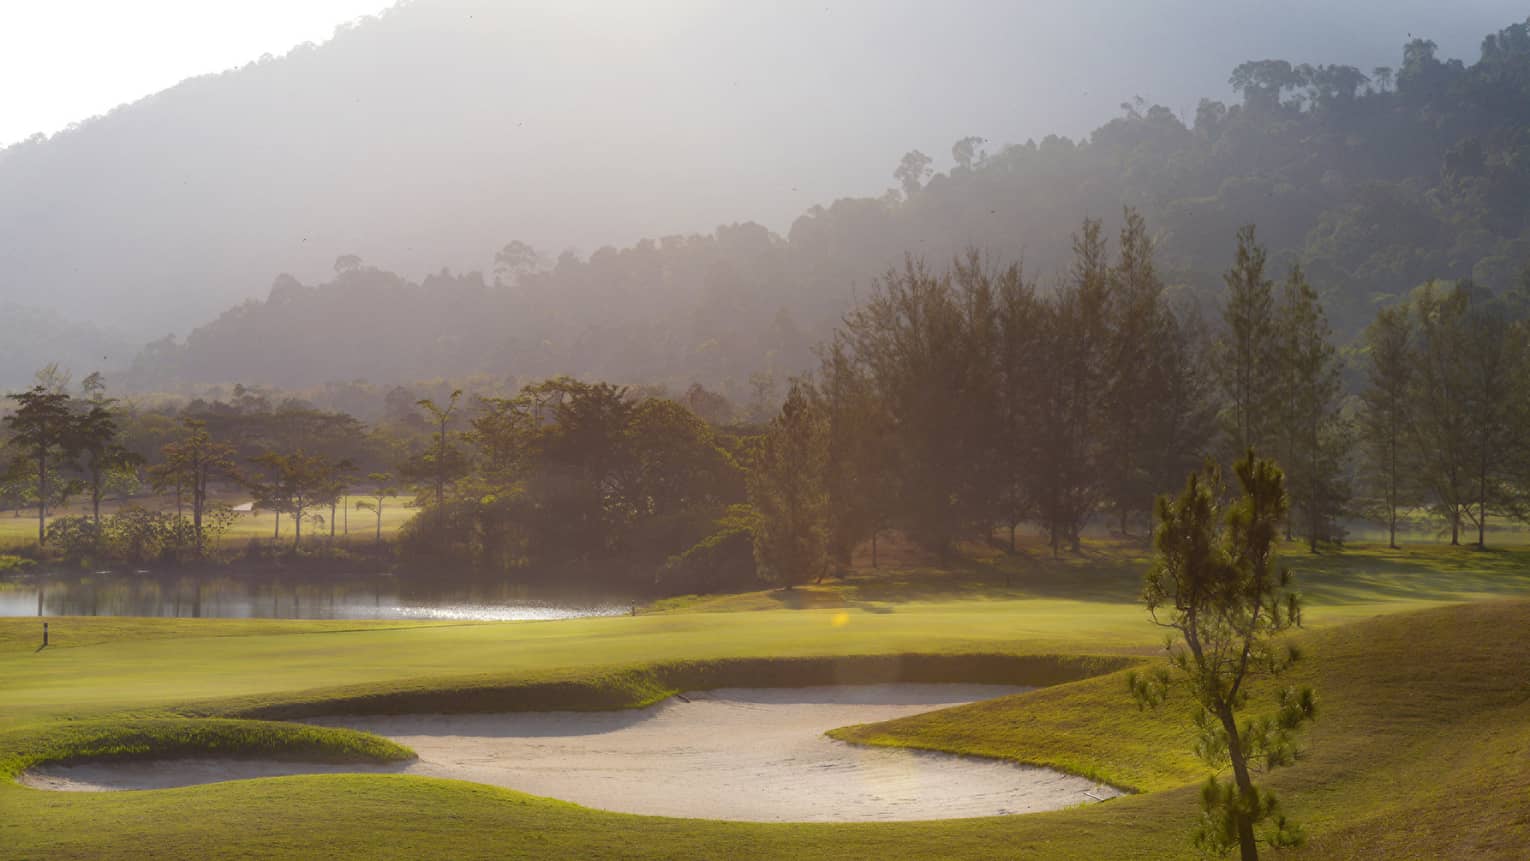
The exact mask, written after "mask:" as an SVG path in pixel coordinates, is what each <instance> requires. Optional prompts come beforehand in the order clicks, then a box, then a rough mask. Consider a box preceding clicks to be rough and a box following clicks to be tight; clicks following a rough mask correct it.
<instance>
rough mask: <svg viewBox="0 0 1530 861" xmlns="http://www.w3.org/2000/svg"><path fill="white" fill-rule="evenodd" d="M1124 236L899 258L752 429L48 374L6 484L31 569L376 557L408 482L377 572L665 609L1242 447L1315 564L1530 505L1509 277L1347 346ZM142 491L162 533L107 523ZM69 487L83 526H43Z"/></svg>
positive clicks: (1262, 286) (1065, 511)
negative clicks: (56, 558) (355, 548)
mask: <svg viewBox="0 0 1530 861" xmlns="http://www.w3.org/2000/svg"><path fill="white" fill-rule="evenodd" d="M1121 224H1122V227H1121V228H1120V230H1119V232H1118V234H1117V235H1116V236H1115V237H1114V239H1112V238H1111V237H1109V236H1108V235H1107V232H1106V229H1105V227H1104V225H1103V224H1102V223H1101V222H1100V221H1097V220H1085V221H1084V222H1083V223H1082V225H1081V227H1080V229H1079V230H1078V231H1077V232H1076V234H1075V235H1074V238H1073V251H1072V260H1071V264H1070V265H1069V267H1068V269H1067V273H1068V274H1067V275H1066V276H1065V277H1063V278H1060V279H1057V280H1056V281H1055V282H1053V283H1047V284H1039V283H1038V282H1037V281H1036V279H1034V278H1033V277H1032V276H1030V275H1029V273H1028V272H1027V271H1026V270H1025V268H1024V267H1022V266H1021V265H1020V264H1018V263H1015V264H997V263H994V262H993V261H991V260H989V259H987V258H985V257H984V256H983V255H981V254H979V253H977V252H969V253H968V254H966V255H965V256H962V257H959V258H956V259H955V260H954V261H953V262H952V264H951V266H950V268H949V269H948V270H945V271H936V270H933V269H931V268H930V267H929V266H927V265H926V264H925V263H924V262H923V261H921V260H919V259H917V258H913V257H910V258H908V259H907V260H906V262H905V265H904V266H903V267H902V268H901V269H896V270H892V271H889V272H888V273H887V274H886V275H885V276H884V277H883V278H881V279H879V280H878V281H877V282H876V283H875V285H874V288H873V289H872V290H871V292H870V294H869V295H868V296H867V299H866V301H865V302H864V303H863V304H861V305H860V306H859V307H857V308H856V309H854V310H853V311H852V312H851V313H849V314H848V315H847V316H846V317H845V318H844V320H843V323H842V325H841V326H840V328H839V329H837V330H836V331H835V332H834V334H833V335H832V337H831V338H829V339H828V340H826V341H825V342H824V343H823V344H822V345H821V347H820V349H819V367H818V369H817V370H816V372H814V373H812V374H809V375H804V376H802V377H800V378H798V379H796V380H795V381H794V382H793V383H792V385H791V388H790V391H789V392H788V393H787V394H786V396H785V402H784V404H783V405H782V406H781V407H780V409H779V410H775V409H773V408H772V409H770V410H769V411H768V412H767V410H766V406H765V405H766V403H767V395H766V394H765V393H764V391H763V389H762V392H761V393H759V394H760V397H759V398H758V399H757V403H755V404H754V405H752V407H751V408H750V409H749V410H740V409H739V408H737V407H736V406H734V405H733V404H732V403H731V402H730V401H729V400H728V399H727V398H726V397H724V396H722V395H720V394H718V393H716V392H714V391H711V390H709V389H707V388H705V387H704V386H701V385H699V384H695V385H692V386H691V387H690V388H689V389H687V390H686V391H685V393H684V394H683V395H681V396H678V397H670V396H668V395H667V394H666V393H664V392H662V391H660V390H655V389H637V388H633V387H624V386H617V385H613V384H610V383H601V382H584V381H580V380H576V379H573V378H569V377H554V378H550V379H546V380H540V381H537V382H533V383H529V384H526V385H524V386H521V387H520V388H518V389H517V390H515V391H514V392H512V393H496V392H481V393H478V394H464V392H463V391H462V390H460V389H456V390H452V391H449V392H446V391H440V392H433V393H431V394H430V396H427V397H416V396H415V394H414V393H411V392H409V391H408V390H406V389H403V388H395V389H393V390H390V391H389V392H388V394H387V396H386V399H385V400H386V404H385V409H384V410H383V412H382V415H381V416H380V417H379V418H378V419H377V420H375V421H374V422H372V423H370V424H368V423H364V422H362V421H360V420H358V419H357V418H355V417H353V416H351V415H349V414H347V413H344V412H338V411H327V410H321V409H316V408H314V407H313V406H312V405H310V404H307V403H304V402H302V401H298V400H293V399H287V400H273V399H272V398H270V397H269V396H267V395H266V394H264V393H262V392H258V391H255V390H251V389H246V388H243V387H236V388H235V389H234V391H233V394H232V396H231V397H230V398H228V399H226V400H216V401H204V400H195V401H191V402H188V403H185V404H183V405H181V406H179V407H178V408H175V409H169V408H163V409H159V410H157V411H154V410H151V411H143V410H139V409H136V408H133V407H132V406H131V405H130V404H123V403H119V402H117V401H114V400H113V399H111V398H108V397H106V396H105V393H104V383H103V380H102V379H101V377H100V376H99V375H92V376H91V377H90V378H88V379H87V380H86V381H85V383H84V385H83V386H82V387H81V389H80V393H79V395H78V396H75V395H71V394H70V393H69V391H68V388H69V383H68V380H67V379H65V378H63V377H62V375H60V374H59V373H58V372H57V371H56V369H53V370H50V371H47V372H45V373H44V374H42V375H40V378H39V382H38V384H37V385H36V386H35V387H34V388H32V389H30V390H28V391H25V392H20V393H16V394H13V395H11V400H12V401H13V402H14V404H15V408H14V409H13V411H12V412H11V414H10V415H9V416H7V417H6V418H5V424H6V425H7V427H8V428H9V430H10V433H11V438H10V441H9V444H8V450H9V451H10V453H11V454H12V459H11V461H10V464H11V468H10V470H9V472H8V473H7V474H6V477H5V481H4V483H3V484H0V495H4V497H5V501H6V503H7V504H9V505H10V506H11V507H13V508H17V509H18V510H19V508H20V506H22V505H24V504H31V505H35V506H36V507H37V511H38V524H39V546H41V547H51V548H54V550H52V551H50V552H55V553H61V554H63V555H65V556H67V557H69V558H74V559H102V558H119V559H125V560H132V561H136V560H140V559H147V558H151V557H155V556H156V554H157V556H158V558H161V559H172V560H188V559H202V558H206V557H207V556H208V555H209V554H210V553H211V552H213V550H214V548H215V547H216V545H217V540H216V539H217V536H218V535H219V534H220V533H221V531H222V530H225V529H226V528H227V526H228V524H229V522H231V520H232V517H233V516H234V515H233V514H232V512H230V511H228V510H227V506H226V504H225V503H224V502H223V501H222V500H224V499H226V498H227V497H228V496H229V494H231V493H238V494H241V495H243V496H246V497H248V498H251V499H253V500H254V502H255V504H256V505H257V506H258V507H260V508H261V509H262V510H265V511H274V512H277V513H278V517H277V518H276V525H275V530H276V531H275V532H274V533H273V539H281V532H280V529H281V524H282V519H281V518H282V516H285V517H286V518H287V522H288V523H289V524H290V533H289V534H290V543H285V542H279V541H273V542H270V543H265V544H262V543H260V542H255V543H252V550H258V549H259V547H266V548H269V547H271V546H272V545H278V544H279V546H281V547H282V548H283V549H282V551H281V552H291V553H301V552H303V550H304V547H305V546H306V545H304V544H303V537H304V535H305V534H308V535H312V534H313V533H314V532H316V531H317V532H320V533H321V534H322V532H323V531H325V530H326V529H327V530H328V532H329V533H330V534H331V535H333V534H334V530H335V528H336V522H337V520H339V519H341V518H340V517H339V516H338V514H339V508H340V507H341V506H347V507H351V508H354V507H365V508H367V509H368V510H369V511H370V512H371V515H372V516H375V517H376V518H377V521H376V528H377V534H376V538H377V540H378V543H379V544H381V543H382V542H381V538H382V534H381V512H382V507H383V506H384V505H385V504H388V500H389V499H391V498H392V497H393V496H394V495H395V494H397V493H412V494H413V497H414V504H415V506H417V508H418V513H416V514H415V515H414V516H413V517H412V518H411V519H410V521H409V522H408V523H407V524H406V525H405V527H404V528H403V530H402V531H401V532H400V533H399V535H398V538H397V541H396V543H394V544H393V545H392V546H391V547H389V548H387V549H385V550H384V551H383V552H387V553H393V554H395V555H396V558H397V559H398V560H400V561H401V562H403V563H404V564H405V565H406V566H410V567H415V568H420V569H436V570H439V569H441V568H442V567H451V568H461V569H473V570H480V571H490V572H496V573H498V574H502V575H503V574H510V573H514V572H536V573H538V574H540V575H543V576H556V577H575V578H582V579H597V580H604V581H606V582H611V581H621V582H623V583H624V584H626V585H634V584H649V583H652V582H654V581H655V580H657V581H658V582H659V583H661V584H663V585H662V588H664V589H667V590H671V591H690V590H711V589H718V588H724V587H732V586H743V585H746V584H749V583H753V582H755V580H756V579H757V578H763V579H765V580H768V581H773V582H781V583H786V584H793V583H799V582H803V581H806V580H810V579H816V578H820V577H823V576H825V575H828V574H832V573H834V572H836V571H840V570H844V569H845V568H847V567H848V566H849V565H850V562H851V557H852V554H853V553H855V552H856V550H857V549H858V548H861V547H863V546H864V545H866V544H868V543H869V544H870V549H871V552H872V554H873V560H875V558H876V556H875V554H876V550H877V542H878V540H879V538H880V537H881V536H883V535H884V534H886V533H888V532H890V531H897V532H899V533H901V534H903V535H906V536H908V537H910V538H912V539H914V540H916V541H917V542H919V543H920V544H922V545H923V546H925V547H927V548H929V549H930V550H931V551H933V552H936V553H940V554H946V555H949V554H951V553H953V552H955V551H956V549H957V545H958V544H959V543H960V542H961V541H963V540H974V539H975V540H980V541H998V542H1000V543H1002V544H1004V545H1006V546H1008V547H1009V548H1010V549H1011V550H1013V549H1015V547H1016V544H1017V542H1016V534H1017V532H1018V530H1019V529H1020V528H1021V527H1022V526H1024V525H1026V524H1035V525H1036V526H1037V527H1039V529H1040V530H1041V531H1042V533H1043V534H1044V535H1045V536H1046V539H1047V542H1048V544H1049V545H1050V547H1051V549H1052V551H1053V552H1054V553H1062V552H1065V551H1070V550H1071V551H1077V550H1079V549H1080V548H1081V545H1082V542H1083V537H1084V531H1085V528H1086V527H1087V526H1089V525H1090V524H1096V525H1101V526H1107V527H1109V528H1111V529H1113V530H1115V531H1117V532H1118V533H1120V534H1123V535H1132V534H1137V535H1143V534H1145V532H1146V531H1147V529H1148V528H1149V515H1150V513H1151V511H1152V508H1153V505H1154V503H1155V500H1156V499H1157V498H1158V497H1159V496H1161V495H1162V494H1165V493H1170V492H1173V491H1174V489H1175V488H1176V487H1177V486H1179V485H1180V483H1181V482H1182V481H1183V479H1184V476H1185V475H1186V474H1187V473H1191V472H1194V471H1195V470H1196V469H1198V468H1199V467H1200V466H1201V465H1202V464H1203V463H1204V461H1205V460H1206V459H1207V458H1214V459H1216V460H1219V461H1228V460H1234V459H1237V458H1239V457H1241V456H1243V455H1244V454H1246V453H1247V452H1248V451H1250V450H1252V451H1254V452H1256V453H1257V454H1259V455H1260V456H1263V457H1269V458H1271V459H1273V460H1274V461H1276V462H1278V463H1279V465H1280V466H1281V468H1282V470H1283V472H1284V474H1285V476H1286V481H1287V488H1288V493H1289V496H1290V499H1289V503H1290V510H1291V512H1292V516H1291V517H1290V518H1289V519H1288V520H1287V523H1288V526H1287V529H1288V532H1287V535H1286V537H1287V538H1288V539H1292V538H1297V537H1299V538H1300V539H1302V540H1303V541H1305V542H1306V543H1307V544H1308V546H1309V547H1311V548H1312V549H1314V550H1316V549H1318V548H1319V547H1320V546H1321V545H1331V546H1338V545H1339V544H1341V543H1342V541H1343V540H1344V538H1345V534H1346V524H1347V523H1349V522H1352V521H1353V520H1354V519H1356V518H1366V519H1369V520H1371V521H1373V522H1378V523H1382V524H1384V525H1386V526H1387V527H1388V529H1389V532H1390V536H1391V541H1392V543H1393V544H1395V543H1396V540H1397V535H1398V532H1399V528H1400V525H1406V524H1407V523H1408V522H1409V521H1411V520H1414V519H1416V518H1417V517H1418V516H1420V515H1421V516H1423V517H1426V518H1429V519H1431V520H1432V521H1433V522H1435V523H1438V524H1442V525H1443V530H1444V531H1447V532H1448V533H1449V535H1450V538H1451V541H1452V542H1453V543H1460V542H1461V541H1462V540H1463V537H1464V536H1465V535H1466V533H1467V530H1468V529H1475V531H1476V536H1475V537H1476V542H1477V543H1478V545H1484V544H1485V543H1486V542H1487V537H1488V536H1487V529H1488V523H1489V521H1490V519H1491V518H1494V517H1500V518H1519V519H1525V518H1530V449H1527V446H1526V441H1525V440H1524V439H1523V433H1522V429H1523V428H1524V427H1526V426H1530V382H1526V381H1527V380H1530V322H1527V318H1530V285H1524V284H1522V285H1519V286H1517V287H1515V288H1514V289H1511V290H1507V291H1497V292H1495V291H1490V290H1487V289H1484V288H1482V287H1480V286H1479V285H1476V284H1475V283H1473V282H1471V281H1470V280H1462V281H1459V282H1455V283H1453V284H1445V283H1431V284H1429V285H1426V286H1424V287H1421V288H1419V289H1418V290H1416V291H1414V292H1413V293H1412V294H1410V295H1409V296H1407V298H1406V300H1405V301H1402V302H1399V303H1395V304H1392V305H1388V306H1384V307H1383V308H1382V310H1381V311H1380V312H1379V313H1378V314H1377V315H1376V316H1375V318H1374V320H1373V322H1372V323H1371V324H1370V326H1369V327H1368V328H1367V329H1366V330H1365V333H1364V337H1363V338H1362V339H1361V346H1360V348H1359V349H1357V350H1355V351H1352V352H1351V353H1350V354H1348V355H1346V354H1345V353H1344V352H1341V351H1340V350H1339V349H1338V347H1337V346H1336V337H1335V335H1334V332H1333V331H1332V328H1331V327H1330V324H1329V323H1328V320H1327V316H1326V312H1325V308H1324V305H1323V302H1322V301H1321V300H1320V298H1319V296H1320V294H1319V289H1318V287H1316V286H1314V284H1313V283H1312V282H1311V280H1309V277H1308V273H1307V271H1306V270H1305V269H1304V268H1303V267H1302V266H1300V265H1298V264H1295V263H1289V264H1287V265H1285V266H1284V267H1281V266H1280V265H1279V264H1275V263H1272V262H1271V261H1270V259H1269V256H1268V254H1267V251H1266V248H1265V246H1264V245H1263V244H1262V241H1261V239H1260V237H1259V236H1258V235H1257V234H1256V232H1255V230H1254V228H1253V227H1246V228H1244V229H1243V230H1241V231H1239V232H1238V233H1237V235H1236V243H1235V245H1234V246H1233V247H1232V248H1231V251H1232V254H1231V260H1230V262H1229V263H1228V264H1227V266H1226V268H1225V269H1224V271H1223V273H1222V279H1221V280H1222V283H1223V289H1222V291H1221V293H1220V295H1219V296H1218V298H1217V304H1218V307H1219V310H1218V312H1217V313H1216V315H1215V316H1212V317H1209V318H1207V317H1204V316H1203V315H1202V312H1201V311H1200V307H1201V306H1200V304H1199V303H1197V302H1195V301H1191V300H1190V299H1189V297H1187V296H1185V295H1184V294H1183V293H1182V292H1177V291H1174V290H1172V289H1170V288H1169V287H1167V286H1166V284H1165V279H1164V276H1163V274H1162V268H1161V266H1160V264H1159V262H1158V260H1159V256H1160V255H1159V251H1158V248H1157V245H1156V242H1155V240H1154V237H1153V235H1152V234H1151V232H1150V231H1149V229H1148V226H1147V222H1146V220H1145V219H1144V218H1143V217H1142V216H1141V215H1140V214H1139V213H1137V212H1136V211H1134V210H1131V209H1127V210H1125V211H1124V213H1123V216H1122V218H1121ZM751 415H752V416H753V417H754V419H755V420H753V421H751V420H748V419H749V417H750V416H751ZM741 418H743V419H744V420H743V421H741V420H740V419H741ZM766 419H768V421H766ZM149 489H152V490H154V491H156V492H158V493H160V494H163V496H162V497H161V499H162V500H165V499H169V500H173V503H174V506H173V507H174V513H173V514H172V513H171V512H170V511H168V510H166V511H158V510H153V511H146V510H144V509H141V508H136V507H133V506H132V505H128V506H127V507H125V508H122V509H121V510H119V511H118V512H117V513H116V514H113V515H111V516H110V517H107V518H103V517H101V516H100V514H99V508H100V501H101V500H102V499H104V498H108V497H110V496H112V495H113V494H116V495H117V496H119V497H126V498H130V499H131V498H135V497H137V498H141V497H142V494H143V492H144V491H145V490H149ZM82 493H84V494H88V495H89V497H90V499H91V500H92V502H93V503H94V505H93V510H94V512H95V513H94V514H93V516H91V517H87V518H55V519H54V520H53V522H52V523H51V524H48V523H47V518H46V513H47V510H48V508H49V507H54V506H58V505H60V504H62V502H63V501H64V499H65V498H67V497H69V496H72V495H78V494H82ZM161 508H169V506H168V505H167V504H163V503H162V504H161ZM135 529H136V530H138V531H136V532H135V531H133V530H135ZM145 536H147V537H145ZM257 545H258V547H257ZM326 549H327V548H326V545H325V544H324V543H320V544H318V545H316V546H314V547H313V548H312V549H311V550H309V551H308V552H321V551H324V550H326ZM259 552H265V551H263V550H261V551H259Z"/></svg>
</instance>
